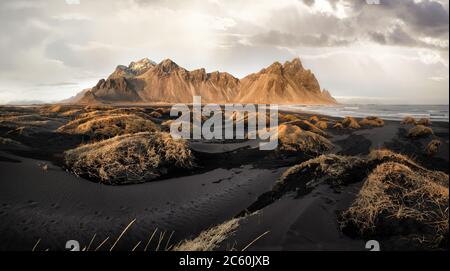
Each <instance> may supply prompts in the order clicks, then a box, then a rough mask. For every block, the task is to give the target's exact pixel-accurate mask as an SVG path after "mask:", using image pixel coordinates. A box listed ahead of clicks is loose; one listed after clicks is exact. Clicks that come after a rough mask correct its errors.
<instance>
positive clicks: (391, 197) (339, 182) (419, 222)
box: [269, 149, 449, 248]
mask: <svg viewBox="0 0 450 271" xmlns="http://www.w3.org/2000/svg"><path fill="white" fill-rule="evenodd" d="M361 181H362V182H364V184H363V187H362V188H361V190H360V192H359V193H358V195H357V196H356V198H355V199H354V201H353V202H352V203H351V206H350V207H348V209H345V210H343V212H342V213H341V214H340V215H339V223H340V227H341V229H342V230H343V231H344V232H345V233H347V234H350V235H352V236H360V237H363V238H378V239H379V238H389V237H390V236H401V238H404V239H405V240H406V241H407V242H411V244H415V245H417V246H418V247H426V248H435V247H445V246H446V244H447V243H448V212H449V210H448V184H449V177H448V175H447V174H445V173H443V172H440V171H431V170H428V169H426V168H424V167H422V166H420V165H419V164H417V163H416V162H415V161H413V160H412V159H410V158H409V157H407V156H405V155H402V154H398V153H395V152H392V151H390V150H387V149H381V150H373V151H372V152H370V153H369V154H368V155H366V156H342V155H336V154H326V155H321V156H318V157H316V158H313V159H310V160H308V161H305V162H303V163H301V164H299V165H296V166H293V167H291V168H289V169H288V170H287V171H285V172H284V174H283V175H282V176H281V177H280V178H279V179H278V180H277V182H276V183H275V185H274V187H273V188H272V192H271V194H270V197H269V198H271V199H272V201H273V200H275V199H277V198H280V197H281V196H282V195H284V194H286V193H287V192H289V191H297V193H308V192H309V191H311V190H312V189H313V188H314V187H315V186H317V185H318V184H320V183H328V184H329V185H331V186H332V187H333V188H339V187H341V186H345V185H348V184H351V183H356V182H361ZM419 237H420V238H421V239H419ZM378 239H377V240H378ZM419 240H422V241H423V242H422V243H420V242H419V243H417V242H418V241H419Z"/></svg>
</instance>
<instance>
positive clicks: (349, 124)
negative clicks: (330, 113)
mask: <svg viewBox="0 0 450 271" xmlns="http://www.w3.org/2000/svg"><path fill="white" fill-rule="evenodd" d="M342 125H343V126H344V127H345V128H350V129H359V128H361V125H359V123H358V122H357V121H356V119H354V118H353V117H350V116H347V117H345V118H344V119H343V120H342Z"/></svg>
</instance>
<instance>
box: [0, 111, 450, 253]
mask: <svg viewBox="0 0 450 271" xmlns="http://www.w3.org/2000/svg"><path fill="white" fill-rule="evenodd" d="M24 110H25V109H24ZM26 111H27V112H28V109H26ZM30 112H32V111H30ZM30 112H28V113H30ZM28 113H26V114H28ZM280 113H283V114H290V113H293V114H296V115H298V117H300V118H303V119H309V118H310V117H311V116H313V115H316V116H322V115H319V114H310V113H295V112H287V111H280ZM52 114H53V113H52ZM58 114H59V113H54V116H55V117H52V118H50V119H52V120H51V122H50V124H51V125H53V118H57V116H58ZM52 116H53V115H52ZM324 117H325V116H324ZM326 118H328V119H329V120H331V121H334V120H340V119H341V118H338V117H329V116H326ZM66 121H67V120H66ZM51 125H50V126H51ZM51 127H53V126H51ZM410 127H411V126H408V125H402V124H400V122H399V121H390V120H387V121H385V124H384V126H383V127H369V128H363V129H356V130H353V129H343V130H339V129H334V128H328V129H326V132H327V133H328V135H329V140H330V141H331V142H332V143H333V144H334V146H335V147H334V149H332V150H331V151H330V152H329V153H334V154H339V155H349V156H362V155H366V154H367V153H369V151H370V150H372V149H379V148H389V149H392V150H394V151H396V152H398V153H403V154H407V155H409V156H411V157H414V159H415V161H417V162H418V163H419V164H421V165H423V166H425V167H426V168H428V169H433V170H441V171H443V172H446V173H447V174H448V172H449V169H448V149H449V130H448V128H449V125H448V123H443V122H433V123H432V125H431V127H432V129H433V130H434V136H433V137H436V138H439V139H441V141H442V145H441V146H440V149H439V151H438V153H437V154H436V155H435V156H434V157H431V158H430V157H428V156H426V155H425V154H424V152H423V149H424V147H425V146H426V144H427V143H428V142H429V141H430V139H431V138H430V137H425V138H421V139H409V138H406V136H405V134H406V132H407V130H408V129H409V128H410ZM7 131H8V129H6V128H1V129H0V133H2V134H3V136H5V135H6V136H9V137H11V138H12V139H14V140H17V141H23V142H30V143H33V145H31V146H28V147H29V148H28V149H21V148H16V149H13V148H9V149H8V148H6V147H5V146H3V145H2V147H1V148H0V172H1V174H2V178H1V179H2V180H1V183H0V198H1V199H2V200H1V202H0V219H1V220H2V223H1V224H0V231H2V232H4V233H5V234H3V235H2V237H1V238H0V250H11V249H12V250H25V251H27V250H28V251H30V250H31V249H32V248H33V246H34V245H35V243H36V242H37V240H39V239H40V243H39V247H38V250H45V249H47V248H48V249H50V250H64V244H65V241H67V240H69V239H75V240H78V241H80V243H81V244H82V245H85V244H88V243H89V242H90V240H91V239H92V238H93V236H94V235H95V236H96V239H95V241H94V244H96V245H98V244H99V243H100V242H101V241H103V240H104V239H105V238H107V237H109V241H107V242H106V243H105V247H104V249H106V248H107V246H108V245H109V246H110V245H111V244H112V242H113V240H115V238H117V236H118V235H119V234H120V232H121V231H122V230H123V229H124V228H125V227H126V226H127V225H128V224H129V223H130V221H133V219H136V221H135V222H134V224H133V225H132V226H131V227H130V230H129V231H128V232H127V234H126V235H125V236H124V237H123V239H121V241H120V242H119V243H118V245H117V246H116V249H117V250H128V251H129V250H131V248H133V247H134V246H135V245H136V244H137V243H138V242H139V241H141V242H143V243H145V242H146V241H147V240H148V238H149V236H150V235H151V234H152V232H153V231H155V229H158V230H157V237H158V238H160V235H161V236H162V237H163V238H162V239H163V240H162V242H163V243H164V246H165V242H168V243H169V246H170V245H175V244H176V243H178V242H179V241H182V240H185V239H190V238H194V237H195V236H197V235H198V234H199V233H200V232H202V231H204V230H206V229H208V228H210V227H213V226H215V225H217V224H221V223H223V222H225V221H228V220H229V219H232V218H233V217H236V216H238V215H239V214H241V213H242V212H245V210H246V209H247V208H248V207H249V206H251V205H252V204H253V203H254V202H256V201H257V199H258V197H260V196H261V195H263V194H264V193H266V192H267V191H270V190H271V189H272V187H273V185H274V183H275V181H276V180H277V179H278V178H280V176H281V175H282V174H283V173H284V172H285V171H286V170H287V169H288V168H289V167H291V166H293V165H297V164H298V163H300V162H302V161H306V160H308V159H309V158H308V157H307V156H303V155H300V154H295V155H291V156H283V157H278V156H274V155H273V154H272V153H261V151H259V150H257V149H255V144H247V143H248V142H247V143H246V142H244V143H236V142H235V143H232V144H222V143H212V144H211V143H207V142H191V144H192V148H193V150H194V151H195V152H196V155H197V156H198V157H197V158H198V159H199V162H201V163H199V168H198V169H195V170H194V171H192V172H189V173H188V174H185V175H183V176H178V175H176V176H168V177H167V178H161V179H158V180H155V181H150V182H145V183H140V184H128V185H104V184H100V183H96V182H92V181H89V180H86V179H82V178H79V177H76V176H75V175H74V174H72V173H69V172H68V171H66V170H65V168H63V167H61V163H60V162H58V161H60V160H59V159H61V156H60V154H61V151H62V150H64V149H65V148H73V146H76V142H78V141H77V140H79V138H77V137H73V138H72V137H69V138H67V137H58V136H56V135H55V134H54V133H50V132H48V131H47V130H45V129H44V130H43V131H40V130H39V131H38V134H37V135H39V136H37V135H34V134H31V135H30V136H28V137H27V136H25V135H14V134H8V133H7ZM0 136H1V135H0ZM48 142H52V144H50V145H49V144H48ZM68 146H71V147H68ZM43 148H44V149H45V151H46V152H43V151H44V149H43ZM45 164H46V165H47V167H48V168H47V170H43V169H42V165H45ZM361 185H362V181H360V182H356V183H355V184H353V185H350V186H348V187H346V188H345V189H343V190H342V191H340V192H339V193H336V191H334V190H333V189H330V188H329V187H327V186H326V185H323V186H320V187H318V188H317V190H315V191H313V192H311V193H309V194H307V195H305V196H304V197H301V198H297V197H295V195H292V194H286V195H285V196H283V197H282V198H281V199H279V200H277V201H275V202H274V203H272V204H270V205H268V206H266V207H264V208H263V209H261V210H259V211H258V214H257V215H255V216H251V217H249V218H246V219H243V220H242V221H241V222H242V224H241V225H240V226H239V228H238V229H237V231H236V233H235V234H234V235H232V236H230V237H229V238H227V239H226V240H225V241H224V242H223V243H222V244H221V246H219V248H218V249H219V250H221V249H224V250H226V249H227V248H229V247H230V246H232V245H233V244H237V247H236V248H241V247H244V246H245V245H247V244H248V243H249V242H250V241H251V240H253V239H254V238H256V237H258V236H259V235H261V234H262V233H263V232H265V231H270V232H271V233H269V234H268V235H267V236H265V238H264V239H262V240H260V241H258V242H257V243H255V244H254V245H252V247H251V248H250V250H272V249H276V250H324V249H327V248H328V249H338V250H346V249H351V250H359V248H360V249H362V250H363V249H364V247H362V246H361V244H363V241H362V240H361V239H360V238H351V237H349V236H347V235H344V234H343V233H342V232H340V231H339V230H338V228H337V226H336V223H337V222H336V221H335V216H336V215H335V211H338V210H341V209H342V208H346V207H348V204H349V202H351V201H352V200H353V199H354V197H355V195H356V192H357V191H358V190H359V189H360V187H361ZM294 210H295V211H294ZM275 221H276V222H277V223H278V222H279V221H283V223H284V224H283V223H282V224H283V225H282V226H281V225H280V226H277V224H276V223H275ZM163 234H164V235H163ZM169 236H170V239H169ZM156 246H157V243H155V241H153V242H152V243H151V245H150V246H149V249H150V250H155V249H156ZM142 249H143V247H142V246H141V247H140V250H142ZM394 249H395V247H394Z"/></svg>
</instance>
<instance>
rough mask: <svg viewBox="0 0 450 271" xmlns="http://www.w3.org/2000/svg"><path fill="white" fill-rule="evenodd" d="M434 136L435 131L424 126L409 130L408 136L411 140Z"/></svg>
mask: <svg viewBox="0 0 450 271" xmlns="http://www.w3.org/2000/svg"><path fill="white" fill-rule="evenodd" d="M432 134H433V129H431V128H430V127H426V126H423V125H420V124H418V125H416V126H414V127H412V128H411V129H409V131H408V134H407V136H408V137H411V138H418V137H426V136H429V135H432Z"/></svg>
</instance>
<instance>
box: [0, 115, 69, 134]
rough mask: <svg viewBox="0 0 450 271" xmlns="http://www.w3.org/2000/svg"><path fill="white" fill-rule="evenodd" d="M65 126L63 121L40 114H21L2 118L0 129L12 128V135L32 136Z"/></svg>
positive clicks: (0, 118) (0, 119)
mask: <svg viewBox="0 0 450 271" xmlns="http://www.w3.org/2000/svg"><path fill="white" fill-rule="evenodd" d="M61 125H63V121H61V120H59V119H56V118H51V117H46V116H41V115H39V114H19V115H5V116H0V127H5V128H10V129H11V131H10V133H13V134H18V132H19V131H20V132H23V133H21V134H22V135H31V134H34V133H39V132H50V131H52V130H54V129H57V128H58V127H60V126H61Z"/></svg>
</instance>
